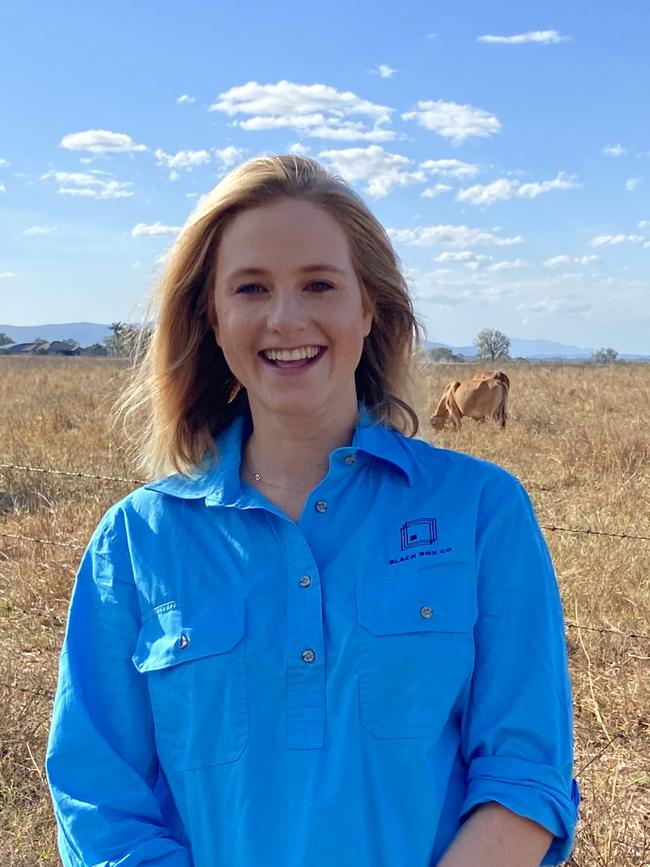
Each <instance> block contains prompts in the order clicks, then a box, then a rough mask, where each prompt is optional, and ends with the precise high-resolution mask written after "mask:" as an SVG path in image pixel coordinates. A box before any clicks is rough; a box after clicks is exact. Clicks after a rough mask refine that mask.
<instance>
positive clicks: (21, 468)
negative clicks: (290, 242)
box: [0, 463, 650, 641]
mask: <svg viewBox="0 0 650 867" xmlns="http://www.w3.org/2000/svg"><path fill="white" fill-rule="evenodd" d="M0 470H10V471H13V472H22V473H36V474H41V475H52V476H63V477H67V478H75V479H90V480H93V481H104V482H113V483H115V482H117V483H119V484H129V485H138V486H139V485H144V484H146V483H147V480H146V479H138V478H131V477H128V476H114V475H106V474H102V473H86V472H83V471H80V470H59V469H55V468H53V467H32V466H29V465H27V464H5V463H0ZM540 527H541V528H542V529H543V530H548V531H549V532H553V533H556V532H559V533H578V534H582V535H587V536H604V537H607V538H610V539H630V540H633V541H641V542H650V536H643V535H640V534H636V533H622V532H616V533H614V532H610V531H606V530H594V529H592V528H591V527H563V526H559V525H557V524H540ZM0 538H4V539H12V540H14V541H17V542H30V543H32V544H38V545H52V546H54V547H57V548H69V549H71V550H75V551H84V550H85V548H86V546H85V545H82V544H79V543H76V542H62V541H59V540H56V539H43V538H40V537H38V536H26V535H24V534H22V533H6V532H3V531H0ZM565 624H566V625H567V626H569V627H571V628H573V629H580V630H585V631H588V632H598V633H601V634H605V633H607V634H609V635H618V636H621V637H625V638H635V639H641V640H644V641H650V635H644V634H643V633H636V632H625V631H623V630H620V629H610V628H608V627H603V626H589V625H586V624H582V623H576V622H574V621H571V620H567V619H565Z"/></svg>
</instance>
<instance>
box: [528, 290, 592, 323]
mask: <svg viewBox="0 0 650 867" xmlns="http://www.w3.org/2000/svg"><path fill="white" fill-rule="evenodd" d="M517 310H518V311H520V312H521V313H523V314H524V315H525V316H527V317H528V318H527V319H524V323H527V322H528V321H530V320H531V319H539V318H541V317H543V316H552V315H554V314H557V313H561V314H562V315H565V314H566V315H569V316H571V315H575V316H582V315H584V314H585V313H588V312H589V311H590V310H591V305H590V304H589V302H588V301H580V300H578V299H576V300H572V299H567V298H564V297H561V298H553V297H550V296H547V297H545V298H536V299H534V300H530V301H524V302H523V303H522V304H519V305H518V306H517Z"/></svg>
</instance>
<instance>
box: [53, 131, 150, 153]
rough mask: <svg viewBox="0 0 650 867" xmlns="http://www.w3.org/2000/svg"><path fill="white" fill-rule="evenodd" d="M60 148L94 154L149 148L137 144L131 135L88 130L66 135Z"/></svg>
mask: <svg viewBox="0 0 650 867" xmlns="http://www.w3.org/2000/svg"><path fill="white" fill-rule="evenodd" d="M60 147H62V148H65V149H66V150H70V151H90V153H93V154H102V153H108V152H110V153H123V152H129V153H131V152H133V151H146V150H147V146H146V145H143V144H136V143H135V142H134V141H133V139H132V138H131V136H130V135H126V133H123V132H109V131H108V130H106V129H87V130H85V132H73V133H70V134H69V135H64V136H63V138H62V139H61V142H60Z"/></svg>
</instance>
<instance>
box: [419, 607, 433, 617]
mask: <svg viewBox="0 0 650 867" xmlns="http://www.w3.org/2000/svg"><path fill="white" fill-rule="evenodd" d="M431 616H433V608H429V606H428V605H423V606H422V608H420V617H431Z"/></svg>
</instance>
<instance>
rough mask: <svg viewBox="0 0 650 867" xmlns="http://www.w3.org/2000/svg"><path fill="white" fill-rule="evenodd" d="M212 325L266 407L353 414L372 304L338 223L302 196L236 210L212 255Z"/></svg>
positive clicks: (255, 401) (260, 407)
mask: <svg viewBox="0 0 650 867" xmlns="http://www.w3.org/2000/svg"><path fill="white" fill-rule="evenodd" d="M214 308H215V320H216V321H215V323H214V333H215V337H216V340H217V343H218V344H219V346H221V348H222V350H223V353H224V356H225V358H226V361H227V363H228V366H229V367H230V369H231V371H232V372H233V374H234V375H235V376H236V377H237V379H238V380H239V381H240V382H241V383H242V385H244V386H245V387H246V390H247V392H248V398H249V402H250V405H251V410H252V412H253V416H254V418H255V419H256V421H257V420H259V419H260V418H261V417H262V416H263V415H264V414H267V413H269V412H270V413H273V414H277V413H280V414H282V415H289V416H300V417H303V418H305V419H306V418H309V417H312V418H313V419H314V420H317V419H319V418H323V417H326V418H327V419H328V420H330V421H331V419H333V418H339V417H346V418H349V417H350V416H351V415H354V414H356V409H357V395H356V388H355V382H354V371H355V369H356V367H357V365H358V363H359V359H360V358H361V352H362V349H363V338H364V337H365V336H366V335H367V334H368V333H369V332H370V327H371V323H372V313H371V311H370V310H368V309H365V307H364V302H363V298H362V294H361V288H360V286H359V282H358V280H357V277H356V275H355V273H354V270H353V267H352V263H351V261H350V251H349V246H348V241H347V238H346V236H345V233H344V231H343V229H341V227H340V226H339V225H338V223H337V222H336V221H335V220H334V219H333V218H332V217H330V216H329V214H327V213H326V212H325V211H324V210H322V209H321V208H320V207H318V206H317V205H314V204H312V203H310V202H306V201H302V200H296V199H281V200H279V201H277V202H274V203H272V204H270V205H263V206H260V207H257V208H251V209H249V210H246V211H243V212H242V213H240V214H238V215H237V216H236V217H235V218H234V219H233V221H232V222H231V223H230V224H229V225H228V226H227V228H226V229H225V231H224V233H223V236H222V239H221V243H220V245H219V250H218V254H217V268H216V285H215V288H214Z"/></svg>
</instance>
